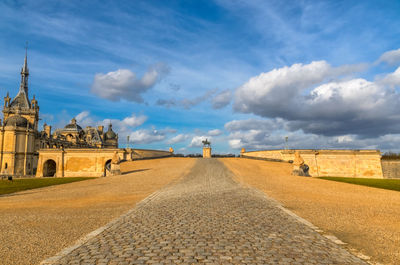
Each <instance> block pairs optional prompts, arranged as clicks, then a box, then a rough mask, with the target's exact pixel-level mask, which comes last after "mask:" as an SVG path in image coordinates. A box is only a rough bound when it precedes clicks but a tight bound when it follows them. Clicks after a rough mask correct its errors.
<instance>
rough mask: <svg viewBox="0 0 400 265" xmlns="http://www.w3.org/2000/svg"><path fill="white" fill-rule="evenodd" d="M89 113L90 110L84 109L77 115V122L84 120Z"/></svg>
mask: <svg viewBox="0 0 400 265" xmlns="http://www.w3.org/2000/svg"><path fill="white" fill-rule="evenodd" d="M89 115H90V112H89V111H87V110H85V111H82V112H81V113H79V114H78V115H76V117H75V119H76V120H77V122H81V121H82V120H84V119H85V118H87V117H88V116H89Z"/></svg>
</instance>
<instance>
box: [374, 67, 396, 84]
mask: <svg viewBox="0 0 400 265" xmlns="http://www.w3.org/2000/svg"><path fill="white" fill-rule="evenodd" d="M378 82H381V83H382V84H383V85H388V86H390V87H396V86H400V67H399V68H397V69H396V71H394V72H393V73H390V74H388V75H386V76H384V77H383V78H382V79H379V80H378Z"/></svg>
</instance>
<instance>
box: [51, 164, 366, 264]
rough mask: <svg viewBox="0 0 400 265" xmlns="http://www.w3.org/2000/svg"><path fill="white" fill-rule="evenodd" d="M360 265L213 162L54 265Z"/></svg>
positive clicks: (201, 167) (352, 257)
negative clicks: (233, 178) (242, 184)
mask: <svg viewBox="0 0 400 265" xmlns="http://www.w3.org/2000/svg"><path fill="white" fill-rule="evenodd" d="M192 263H205V264H366V263H364V262H363V261H361V260H360V259H358V258H356V257H354V256H352V255H351V254H349V253H348V252H347V251H346V250H344V249H343V248H341V247H339V246H338V245H336V244H334V243H333V242H331V241H330V240H328V239H327V238H325V237H323V236H321V235H320V234H318V233H317V232H315V231H314V230H312V229H311V228H309V227H308V226H306V225H304V224H302V223H300V222H299V221H298V220H296V219H295V218H293V217H292V216H290V215H289V214H287V213H285V212H284V211H282V210H281V209H280V208H279V207H277V205H276V203H275V202H274V201H272V200H269V199H266V198H265V196H264V195H263V194H262V193H261V192H259V191H257V190H255V189H252V188H245V187H243V186H241V185H239V184H237V183H236V182H234V181H233V180H232V177H231V173H230V172H229V171H228V170H227V169H226V168H225V167H224V166H223V164H222V163H221V162H219V161H218V160H216V159H199V160H198V162H197V164H196V165H195V166H194V168H193V169H192V171H191V173H190V174H188V175H187V176H186V177H185V178H184V179H183V180H182V181H180V182H178V183H176V184H174V185H170V186H168V187H166V188H164V189H162V190H160V191H159V192H158V193H157V195H156V196H153V197H152V198H151V199H150V200H147V201H146V203H142V204H140V205H138V206H137V207H136V208H135V209H134V210H133V211H131V212H130V213H129V214H128V215H125V216H124V217H122V218H121V219H119V220H118V221H117V222H116V223H115V224H114V225H113V226H111V227H110V228H108V229H106V230H105V231H103V232H102V233H100V234H99V235H97V236H96V237H94V238H92V239H90V240H89V241H88V242H86V243H85V244H83V245H82V246H80V247H78V248H76V249H75V250H73V251H72V252H71V253H69V254H68V255H66V256H64V257H62V258H61V259H59V260H58V261H56V262H55V263H54V264H192Z"/></svg>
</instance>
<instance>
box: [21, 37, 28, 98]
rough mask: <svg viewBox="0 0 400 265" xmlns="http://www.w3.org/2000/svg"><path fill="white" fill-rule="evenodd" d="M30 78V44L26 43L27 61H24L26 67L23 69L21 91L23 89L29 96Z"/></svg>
mask: <svg viewBox="0 0 400 265" xmlns="http://www.w3.org/2000/svg"><path fill="white" fill-rule="evenodd" d="M28 76H29V69H28V42H26V46H25V60H24V66H22V69H21V85H20V87H19V90H20V91H21V90H22V89H23V90H24V91H25V93H26V95H27V96H28Z"/></svg>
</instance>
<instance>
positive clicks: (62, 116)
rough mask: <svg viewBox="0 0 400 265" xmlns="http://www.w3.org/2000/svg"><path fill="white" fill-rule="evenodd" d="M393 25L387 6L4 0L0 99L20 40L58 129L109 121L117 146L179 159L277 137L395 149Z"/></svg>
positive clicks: (399, 106) (18, 61)
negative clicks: (205, 147) (206, 144)
mask: <svg viewBox="0 0 400 265" xmlns="http://www.w3.org/2000/svg"><path fill="white" fill-rule="evenodd" d="M398 25H400V2H399V1H389V0H388V1H351V0H346V1H340V0H335V1H316V0H312V1H305V0H304V1H301V0H300V1H294V0H293V1H289V0H287V1H282V0H279V1H278V0H277V1H274V0H269V1H259V0H248V1H240V0H214V1H213V0H209V1H203V0H196V1H183V0H182V1H174V0H171V1H163V0H160V1H155V0H154V1H152V0H147V1H139V0H138V1H95V0H94V1H75V0H70V1H42V0H34V1H33V0H32V1H29V0H27V1H11V0H0V94H1V95H4V96H5V95H6V93H7V92H8V91H9V92H10V96H11V97H14V96H15V95H16V94H17V92H18V88H19V82H20V69H21V67H22V64H23V60H24V55H25V46H26V42H28V66H29V70H30V76H29V96H30V97H32V95H35V96H36V99H37V100H38V104H39V106H40V118H41V121H40V124H41V125H42V124H43V123H47V124H50V125H52V126H53V128H54V129H55V128H62V127H64V126H65V125H66V124H68V123H69V122H70V120H71V119H72V118H73V117H75V118H76V119H77V121H78V124H80V125H81V126H82V127H86V126H97V125H105V126H107V125H108V124H109V123H110V122H111V123H112V124H113V129H114V130H115V131H116V132H118V134H119V144H120V147H126V146H130V147H135V148H145V149H161V150H168V148H169V147H173V148H174V150H175V153H183V154H189V153H201V146H202V143H201V141H202V140H204V139H205V138H208V139H209V140H210V141H211V145H212V148H213V153H219V154H225V153H236V154H238V153H239V152H240V150H241V149H242V148H245V149H246V150H263V149H281V148H285V137H287V139H288V140H287V146H288V148H291V149H304V148H307V149H379V150H381V151H382V152H388V151H391V152H400V92H399V89H400V27H399V26H398ZM54 129H53V130H54ZM128 135H129V139H130V141H129V143H128V142H127V136H128Z"/></svg>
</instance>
